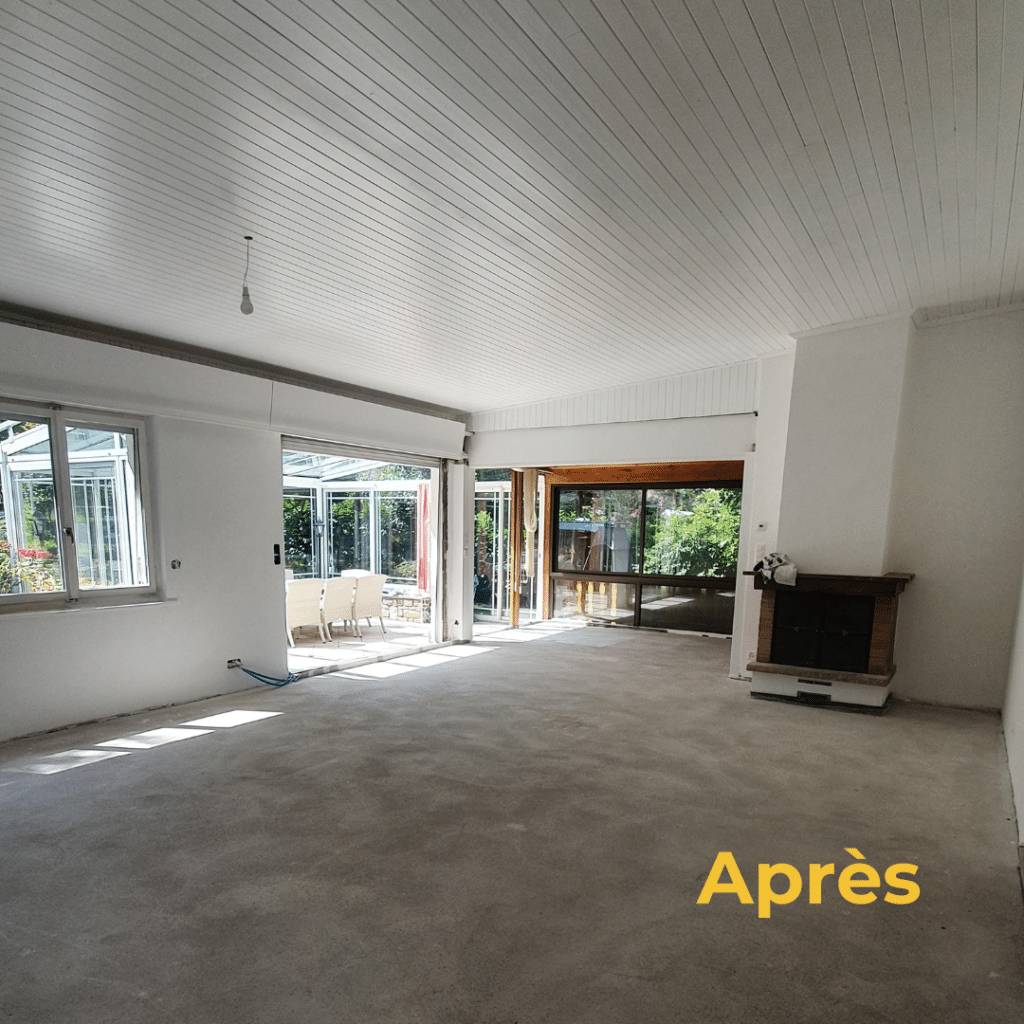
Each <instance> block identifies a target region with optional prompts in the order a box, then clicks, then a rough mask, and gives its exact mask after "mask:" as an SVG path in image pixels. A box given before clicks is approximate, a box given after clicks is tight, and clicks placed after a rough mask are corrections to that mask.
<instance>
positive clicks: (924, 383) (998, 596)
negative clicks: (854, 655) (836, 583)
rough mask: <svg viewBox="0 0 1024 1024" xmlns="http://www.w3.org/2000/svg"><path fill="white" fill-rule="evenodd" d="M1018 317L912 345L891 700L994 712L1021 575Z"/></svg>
mask: <svg viewBox="0 0 1024 1024" xmlns="http://www.w3.org/2000/svg"><path fill="white" fill-rule="evenodd" d="M1022 500H1024V314H1021V313H1007V314H1000V315H988V316H983V317H977V318H973V319H968V320H963V321H959V322H954V323H947V324H941V325H937V326H933V327H927V328H925V329H923V330H920V331H917V332H916V333H915V335H914V337H913V339H912V344H911V348H910V357H909V360H908V365H907V380H906V388H905V391H904V401H903V415H902V419H901V424H900V434H899V443H898V450H897V457H896V480H895V486H894V488H893V503H892V528H891V533H890V539H889V544H888V546H887V552H886V565H885V568H886V570H893V571H906V572H913V573H916V574H917V575H916V577H915V579H914V580H913V582H912V583H910V585H909V586H908V587H907V589H906V591H905V593H904V594H903V596H902V597H901V598H900V610H899V627H898V630H897V645H896V661H897V665H898V669H899V670H898V672H897V674H896V677H895V679H894V684H895V692H896V693H897V694H898V695H899V696H903V697H908V698H913V699H917V700H925V701H935V702H938V703H944V704H958V705H966V706H970V707H985V708H998V707H1001V706H1002V704H1003V696H1004V688H1005V686H1006V680H1007V673H1008V671H1009V665H1010V655H1011V650H1012V646H1013V637H1014V629H1015V625H1016V621H1017V619H1016V617H1017V606H1018V602H1019V595H1020V585H1021V567H1022V563H1024V531H1022V530H1021V506H1022Z"/></svg>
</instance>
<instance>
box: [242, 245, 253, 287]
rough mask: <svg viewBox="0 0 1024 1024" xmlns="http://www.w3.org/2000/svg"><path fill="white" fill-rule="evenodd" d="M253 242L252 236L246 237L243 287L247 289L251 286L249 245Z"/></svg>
mask: <svg viewBox="0 0 1024 1024" xmlns="http://www.w3.org/2000/svg"><path fill="white" fill-rule="evenodd" d="M251 241H252V235H246V236H245V273H244V274H243V275H242V287H243V288H245V287H246V286H247V285H248V284H249V243H250V242H251Z"/></svg>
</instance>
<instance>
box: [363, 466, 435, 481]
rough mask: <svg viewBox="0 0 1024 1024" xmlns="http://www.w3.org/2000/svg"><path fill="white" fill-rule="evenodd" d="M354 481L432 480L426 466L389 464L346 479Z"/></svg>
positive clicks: (365, 470)
mask: <svg viewBox="0 0 1024 1024" xmlns="http://www.w3.org/2000/svg"><path fill="white" fill-rule="evenodd" d="M346 479H353V480H423V481H427V480H429V479H430V470H429V469H427V468H425V467H424V466H397V465H394V464H391V463H389V464H388V465H385V466H377V467H376V469H364V470H363V472H362V473H357V474H356V475H355V476H354V477H351V478H349V477H346Z"/></svg>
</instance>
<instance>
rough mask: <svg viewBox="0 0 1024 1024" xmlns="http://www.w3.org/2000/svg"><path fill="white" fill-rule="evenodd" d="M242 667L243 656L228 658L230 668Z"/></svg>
mask: <svg viewBox="0 0 1024 1024" xmlns="http://www.w3.org/2000/svg"><path fill="white" fill-rule="evenodd" d="M241 667H242V659H241V658H229V659H228V668H241Z"/></svg>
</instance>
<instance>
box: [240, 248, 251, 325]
mask: <svg viewBox="0 0 1024 1024" xmlns="http://www.w3.org/2000/svg"><path fill="white" fill-rule="evenodd" d="M251 241H252V235H246V236H245V276H244V277H243V278H242V304H241V306H239V307H238V308H239V309H240V310H241V311H242V312H243V313H244V314H245V315H246V316H248V315H249V314H250V313H251V312H252V299H250V298H249V243H250V242H251Z"/></svg>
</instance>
